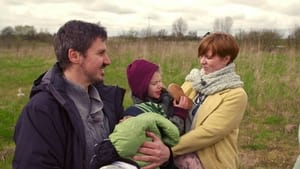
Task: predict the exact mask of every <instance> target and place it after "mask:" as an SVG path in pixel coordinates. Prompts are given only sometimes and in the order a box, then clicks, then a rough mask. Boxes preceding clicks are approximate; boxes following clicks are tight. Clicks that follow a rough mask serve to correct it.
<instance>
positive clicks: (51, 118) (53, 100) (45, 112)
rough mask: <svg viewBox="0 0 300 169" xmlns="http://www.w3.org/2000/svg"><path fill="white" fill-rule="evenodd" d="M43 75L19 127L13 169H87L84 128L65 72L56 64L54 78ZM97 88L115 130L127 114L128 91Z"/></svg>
mask: <svg viewBox="0 0 300 169" xmlns="http://www.w3.org/2000/svg"><path fill="white" fill-rule="evenodd" d="M43 76H44V74H43V75H41V76H40V77H39V78H38V79H37V80H35V82H34V86H33V87H32V90H31V94H30V101H29V103H28V104H27V105H26V106H25V107H24V109H23V111H22V112H21V114H20V116H19V119H18V121H17V123H16V126H15V133H14V141H15V143H16V149H15V154H14V159H13V169H50V168H51V169H85V166H86V163H88V161H86V160H85V157H86V155H85V151H86V147H85V146H86V145H85V144H86V141H85V135H84V126H83V123H82V121H81V117H80V114H79V112H78V111H77V109H76V106H75V105H74V103H73V101H72V100H71V99H70V98H69V97H68V96H67V93H66V90H65V86H66V81H65V80H64V79H63V77H62V70H61V69H60V68H59V67H58V65H57V64H55V65H54V67H53V68H52V69H51V76H50V78H48V79H45V78H44V79H43V80H42V78H43ZM94 86H95V87H96V88H97V90H98V91H99V93H100V96H101V98H102V100H103V102H104V109H103V111H104V114H105V115H106V116H107V118H108V120H109V125H110V131H113V129H114V126H115V125H116V124H117V123H118V122H119V119H120V116H121V113H122V112H123V105H122V102H123V98H124V93H125V90H124V89H122V88H119V87H117V86H105V85H103V84H102V83H99V84H94Z"/></svg>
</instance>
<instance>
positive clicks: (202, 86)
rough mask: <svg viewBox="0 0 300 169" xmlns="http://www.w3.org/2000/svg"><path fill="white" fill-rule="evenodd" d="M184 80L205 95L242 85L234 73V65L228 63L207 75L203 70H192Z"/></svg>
mask: <svg viewBox="0 0 300 169" xmlns="http://www.w3.org/2000/svg"><path fill="white" fill-rule="evenodd" d="M185 80H186V81H190V82H192V84H193V88H194V89H195V90H197V91H198V92H199V93H202V94H205V95H211V94H214V93H217V92H219V91H222V90H225V89H232V88H237V87H242V86H243V85H244V83H243V82H242V81H241V79H240V76H239V75H237V74H236V73H235V64H234V63H230V64H229V65H227V66H226V67H224V68H222V69H220V70H217V71H215V72H212V73H209V74H207V75H206V74H204V71H203V69H201V70H200V69H196V68H195V69H192V70H191V72H190V73H189V74H188V75H187V76H186V78H185Z"/></svg>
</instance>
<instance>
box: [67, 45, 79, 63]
mask: <svg viewBox="0 0 300 169" xmlns="http://www.w3.org/2000/svg"><path fill="white" fill-rule="evenodd" d="M68 58H69V60H70V62H71V63H79V62H80V59H81V53H80V52H78V51H76V50H74V49H72V48H70V49H69V50H68Z"/></svg>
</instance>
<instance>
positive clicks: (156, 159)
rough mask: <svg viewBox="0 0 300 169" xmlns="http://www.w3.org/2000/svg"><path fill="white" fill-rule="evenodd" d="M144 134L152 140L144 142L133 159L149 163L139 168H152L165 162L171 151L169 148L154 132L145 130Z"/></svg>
mask: <svg viewBox="0 0 300 169" xmlns="http://www.w3.org/2000/svg"><path fill="white" fill-rule="evenodd" d="M146 135H147V136H148V137H150V138H152V141H146V142H144V143H143V145H142V146H141V147H140V149H139V153H141V154H139V155H135V156H134V157H133V159H134V160H138V161H144V162H149V163H150V164H149V165H147V166H145V167H142V168H141V169H154V168H157V167H159V166H160V165H162V164H163V163H165V162H167V161H168V160H169V157H170V154H171V153H170V149H169V148H168V147H167V146H166V145H164V143H163V142H162V141H161V140H160V138H159V137H157V136H156V135H155V134H154V133H152V132H146Z"/></svg>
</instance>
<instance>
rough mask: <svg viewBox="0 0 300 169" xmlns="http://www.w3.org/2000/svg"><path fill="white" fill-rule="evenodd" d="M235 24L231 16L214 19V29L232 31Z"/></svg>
mask: <svg viewBox="0 0 300 169" xmlns="http://www.w3.org/2000/svg"><path fill="white" fill-rule="evenodd" d="M232 25H233V19H232V18H231V17H230V16H226V17H225V18H217V19H215V21H214V31H222V32H227V33H230V32H231V28H232Z"/></svg>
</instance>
